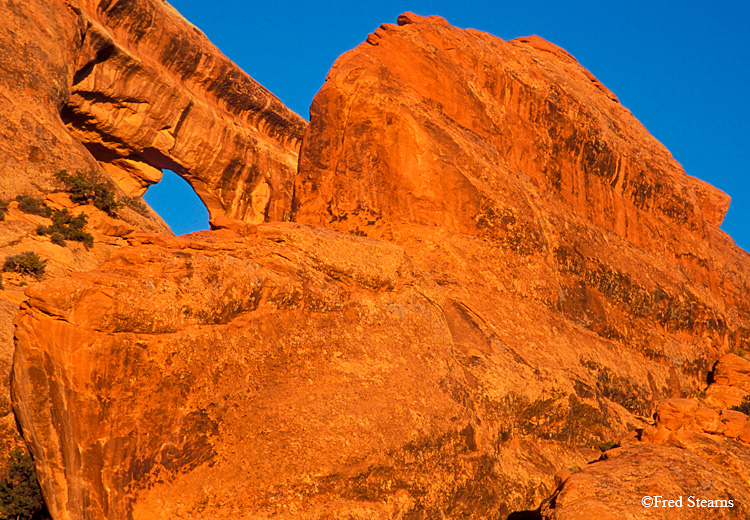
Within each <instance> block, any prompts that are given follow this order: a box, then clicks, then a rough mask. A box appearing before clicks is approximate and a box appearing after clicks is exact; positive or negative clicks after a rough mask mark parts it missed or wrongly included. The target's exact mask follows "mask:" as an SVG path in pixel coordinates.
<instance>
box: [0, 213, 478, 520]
mask: <svg viewBox="0 0 750 520" xmlns="http://www.w3.org/2000/svg"><path fill="white" fill-rule="evenodd" d="M133 241H134V242H138V243H141V244H142V245H140V246H138V247H131V248H126V249H123V250H121V251H119V252H117V253H116V254H114V255H113V256H112V257H111V258H110V260H109V261H108V262H107V263H105V264H104V265H103V266H102V267H101V268H100V269H98V270H97V271H93V272H91V273H85V274H75V275H73V276H71V277H69V278H65V279H58V280H51V281H48V282H45V283H43V284H40V285H37V286H35V287H34V288H33V289H30V290H29V296H30V299H29V301H28V302H27V304H26V305H25V308H24V311H23V312H22V314H21V315H20V317H19V319H18V322H17V332H16V334H17V339H18V347H17V350H16V358H15V368H14V373H13V374H14V379H13V382H14V390H15V402H16V415H17V417H19V419H20V421H21V423H22V424H23V425H24V435H25V437H26V439H27V440H28V441H30V443H31V447H32V452H33V453H34V456H35V457H36V458H37V461H38V463H39V467H40V468H42V471H41V480H42V484H43V486H44V489H45V492H46V496H47V498H48V502H49V505H50V509H51V511H52V512H53V515H54V516H55V518H60V519H68V518H90V519H99V518H131V514H132V518H134V519H154V518H165V519H166V518H170V519H172V518H195V517H196V516H200V517H201V518H216V519H219V518H227V515H228V514H229V512H230V511H241V512H243V514H250V513H252V514H254V515H256V516H254V517H257V518H261V517H264V515H269V516H274V515H281V516H282V517H284V516H285V515H286V514H294V516H295V517H301V518H330V516H327V515H328V514H329V513H330V514H333V512H334V511H335V512H336V514H339V515H340V514H344V513H345V512H349V513H350V514H352V515H355V516H356V517H363V518H364V517H368V518H392V517H394V516H398V514H399V512H400V514H405V513H406V512H407V511H409V510H410V509H419V504H420V501H424V502H429V503H437V502H440V503H442V504H443V506H444V507H459V506H458V505H455V504H450V503H449V502H450V498H451V497H449V496H445V497H443V496H439V494H440V493H443V492H445V491H446V489H450V488H451V487H455V488H456V491H455V493H459V490H460V489H465V488H466V487H467V486H468V487H469V488H471V486H473V485H474V482H473V477H474V476H476V475H475V474H478V475H480V476H481V474H482V472H483V471H488V470H489V468H484V467H483V465H484V464H486V462H484V461H483V460H482V458H481V457H478V456H476V455H475V454H474V452H473V450H475V449H476V446H475V443H474V440H473V431H472V430H471V422H470V413H469V411H468V410H467V409H466V407H465V405H464V403H463V402H462V400H461V396H463V395H465V393H466V383H465V381H464V376H463V374H462V371H461V368H460V366H458V365H457V364H456V363H455V362H454V361H453V360H452V356H451V355H450V352H451V349H452V342H451V335H450V331H449V329H448V326H447V324H446V323H445V320H444V318H443V314H442V311H441V307H442V306H443V305H444V302H443V301H442V296H441V294H440V291H439V289H438V288H437V286H436V285H435V284H434V282H432V281H431V280H430V279H429V277H427V276H425V274H424V273H422V272H421V271H420V270H418V269H416V268H414V266H413V265H412V264H411V262H410V261H409V260H408V258H407V257H406V255H405V254H404V253H403V251H401V250H400V249H399V248H397V247H395V246H392V245H388V244H385V243H383V242H375V241H372V240H367V239H359V238H352V237H346V236H342V235H338V234H336V233H333V232H330V231H326V230H315V229H312V228H308V227H305V226H299V225H292V224H287V225H274V226H271V225H267V226H264V227H262V228H259V229H257V230H255V229H253V228H247V229H246V230H245V233H244V236H242V235H240V234H238V233H236V232H233V231H227V230H225V231H219V232H214V233H208V232H206V233H199V234H194V235H191V236H189V237H185V238H180V239H164V238H161V237H155V236H148V235H147V236H138V237H134V238H133ZM167 302H169V303H167ZM467 428H468V429H467ZM428 476H429V478H428ZM434 493H437V494H438V496H434V497H432V496H431V495H432V494H434ZM391 495H392V499H389V500H382V498H385V497H386V496H391ZM175 497H179V500H174V499H175ZM428 497H429V498H428ZM467 505H468V504H467ZM426 506H427V504H425V507H426ZM362 515H364V516H362Z"/></svg>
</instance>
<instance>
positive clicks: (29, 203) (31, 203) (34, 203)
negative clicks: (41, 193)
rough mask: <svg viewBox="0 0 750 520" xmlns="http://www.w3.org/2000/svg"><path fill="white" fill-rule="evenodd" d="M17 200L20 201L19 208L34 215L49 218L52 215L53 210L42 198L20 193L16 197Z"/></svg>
mask: <svg viewBox="0 0 750 520" xmlns="http://www.w3.org/2000/svg"><path fill="white" fill-rule="evenodd" d="M16 200H17V201H18V209H20V210H21V211H23V212H24V213H31V214H32V215H40V216H42V217H47V218H49V217H50V215H52V210H51V209H50V207H49V206H47V205H46V204H45V203H44V201H43V200H42V199H38V198H36V197H32V196H31V195H19V196H18V197H16Z"/></svg>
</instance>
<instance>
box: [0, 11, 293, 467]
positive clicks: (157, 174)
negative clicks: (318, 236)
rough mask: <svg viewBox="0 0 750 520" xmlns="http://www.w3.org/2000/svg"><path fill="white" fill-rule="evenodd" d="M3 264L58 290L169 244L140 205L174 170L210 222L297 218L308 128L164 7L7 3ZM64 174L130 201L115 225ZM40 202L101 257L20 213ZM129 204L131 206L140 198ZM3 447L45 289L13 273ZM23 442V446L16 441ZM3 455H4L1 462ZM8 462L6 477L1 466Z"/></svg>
mask: <svg viewBox="0 0 750 520" xmlns="http://www.w3.org/2000/svg"><path fill="white" fill-rule="evenodd" d="M0 17H1V18H2V20H3V23H2V24H1V25H0V54H2V59H1V60H0V202H3V203H6V202H8V203H9V205H10V209H9V211H8V212H7V215H6V218H5V219H4V220H2V221H0V265H2V262H3V261H4V260H5V258H6V257H8V256H11V255H14V254H18V253H21V252H26V251H31V252H34V253H36V254H38V255H39V256H40V258H41V259H42V260H44V261H45V262H46V265H47V269H46V274H45V276H46V277H54V276H64V275H65V274H67V273H69V272H71V271H81V270H89V269H93V268H95V267H96V266H98V265H99V264H101V262H103V261H104V259H105V258H106V257H107V256H108V255H109V254H110V253H111V252H112V251H113V250H116V249H117V248H119V247H122V246H123V245H125V244H126V242H125V240H124V239H123V238H122V237H123V236H124V235H126V234H128V233H134V232H156V233H163V234H165V235H170V234H171V231H170V230H169V227H168V226H167V225H166V224H165V223H164V222H163V221H162V220H161V218H159V216H158V215H156V213H154V212H153V211H151V210H150V209H149V208H148V206H147V205H145V204H143V202H142V200H140V198H139V196H140V195H141V194H143V192H144V191H145V189H146V188H147V187H148V186H149V185H150V184H153V183H155V182H158V181H159V180H160V179H161V169H162V168H171V169H173V170H175V171H176V172H177V173H178V174H180V175H182V176H183V177H185V178H186V179H187V180H188V181H189V182H190V183H191V184H192V186H193V187H194V189H195V191H196V192H197V193H198V194H199V196H200V197H201V198H202V200H203V201H204V203H205V204H206V205H207V207H208V209H209V212H210V215H211V218H212V219H216V218H219V219H221V218H227V217H231V218H234V219H239V220H242V221H245V222H256V223H257V222H260V221H263V220H264V219H266V218H268V219H272V220H273V219H275V220H282V219H284V218H288V215H289V212H290V207H291V190H292V188H293V181H292V177H293V175H294V172H295V171H296V163H297V149H298V147H299V140H300V139H301V136H302V132H303V130H304V127H305V125H306V123H305V122H304V121H303V120H302V119H301V118H300V117H299V116H297V115H296V114H294V113H293V112H291V111H290V110H288V109H287V108H286V107H284V106H283V104H281V102H280V101H279V100H278V99H276V98H275V97H274V96H273V95H271V94H270V93H269V92H268V91H266V90H265V89H264V88H263V87H261V86H260V85H258V84H257V83H256V82H255V81H254V80H252V79H251V78H250V77H249V76H247V75H246V74H245V73H244V72H242V71H241V70H240V69H239V68H238V67H237V66H236V65H234V64H233V63H231V61H229V60H228V59H227V58H226V57H225V56H223V55H222V54H221V53H220V52H219V51H218V49H216V48H215V47H214V46H213V45H211V43H210V42H209V41H208V40H207V38H206V37H205V36H204V35H203V34H202V33H201V32H200V31H199V30H198V29H196V28H195V27H194V26H193V25H191V24H190V23H189V22H187V21H186V20H185V19H184V18H183V17H182V16H181V15H180V14H179V13H177V12H176V11H175V10H174V9H173V8H172V7H171V6H169V5H168V4H167V3H166V2H163V1H161V0H154V1H149V0H144V1H141V0H139V1H122V2H121V1H110V0H102V1H89V0H82V1H78V0H69V1H63V0H51V1H41V0H24V1H19V0H0ZM60 170H67V171H69V172H71V173H75V172H79V171H80V172H92V173H93V175H94V176H95V177H96V178H98V179H101V180H102V182H104V183H105V184H107V185H110V187H111V188H112V189H113V191H114V193H115V196H116V198H117V199H118V200H119V201H128V202H133V203H132V204H130V205H128V206H125V207H123V208H121V209H120V210H119V211H118V215H117V218H113V217H112V216H111V215H107V214H106V213H104V212H102V211H100V210H98V209H96V208H94V207H93V206H91V205H84V206H82V205H80V204H75V203H73V202H71V200H70V199H69V198H67V196H66V195H65V193H63V190H64V186H63V185H62V184H61V183H60V182H59V181H58V180H56V179H55V177H54V175H55V173H57V172H59V171H60ZM18 195H30V196H34V197H37V198H38V199H39V200H40V201H43V202H45V203H47V204H48V205H49V206H50V207H51V208H52V209H69V210H70V211H72V212H73V214H78V213H86V214H87V215H88V219H89V220H88V224H87V232H90V233H91V234H92V235H93V237H94V246H93V248H91V249H85V248H84V247H83V246H81V245H80V244H77V243H68V244H67V247H61V246H60V245H55V244H54V243H52V242H51V241H50V238H49V236H41V235H38V234H37V233H36V230H37V227H39V226H48V225H50V223H51V222H50V219H49V218H42V217H39V216H37V215H29V214H27V213H24V212H22V211H19V210H18V205H17V204H16V203H15V202H13V201H14V199H15V198H16V197H17V196H18ZM130 197H133V199H131V198H130ZM2 276H3V281H4V290H3V291H1V292H0V306H2V312H0V329H2V331H1V333H0V418H2V419H1V420H2V425H1V426H0V446H6V445H7V444H9V443H11V442H13V437H14V432H15V425H14V423H13V419H12V416H11V415H10V414H9V413H7V406H5V404H4V403H6V402H8V401H9V395H8V388H7V382H8V375H9V374H8V368H9V367H10V363H11V358H12V353H13V344H12V341H8V339H12V319H13V315H14V314H15V312H16V310H17V308H18V304H19V303H20V302H22V301H23V300H24V299H25V296H24V294H23V288H24V287H25V286H26V285H28V284H34V283H36V282H37V281H38V280H37V279H36V278H35V277H33V276H17V275H16V274H15V273H3V274H2ZM15 441H17V439H15ZM3 453H5V452H3ZM2 460H4V459H3V458H2V457H0V464H2Z"/></svg>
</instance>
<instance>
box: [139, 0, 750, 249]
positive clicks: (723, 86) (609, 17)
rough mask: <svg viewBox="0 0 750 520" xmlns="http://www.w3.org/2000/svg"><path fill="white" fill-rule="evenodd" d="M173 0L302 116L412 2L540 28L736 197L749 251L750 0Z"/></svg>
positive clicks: (691, 164) (681, 156) (732, 215)
mask: <svg viewBox="0 0 750 520" xmlns="http://www.w3.org/2000/svg"><path fill="white" fill-rule="evenodd" d="M171 3H172V5H174V6H175V7H176V8H177V10H178V11H180V12H181V13H182V14H183V15H184V16H185V17H186V18H187V19H188V20H190V21H191V22H192V23H193V24H195V25H196V26H198V27H199V28H200V29H201V30H202V31H203V32H204V33H205V34H206V35H207V36H208V37H209V39H211V41H212V42H213V43H214V44H216V46H217V47H219V49H221V51H222V52H224V54H226V55H227V56H229V57H230V58H231V59H232V60H233V61H234V62H235V63H237V64H238V65H239V66H240V67H242V68H243V69H244V70H245V71H246V72H247V73H248V74H250V76H252V77H253V78H255V79H256V80H257V81H259V82H260V83H261V84H263V85H264V86H265V87H266V88H268V89H269V90H270V91H271V92H273V93H274V94H275V95H276V96H278V97H279V98H280V99H281V100H282V101H283V102H284V103H286V105H287V106H289V107H290V108H291V109H292V110H294V111H296V112H297V113H299V114H300V115H301V116H303V117H305V118H308V117H309V113H308V108H309V106H310V101H311V100H312V98H313V96H314V95H315V93H316V92H317V90H318V89H319V88H320V86H321V85H322V83H323V80H324V79H325V75H326V73H327V72H328V69H329V68H330V66H331V64H332V63H333V62H334V60H335V59H336V58H337V57H338V56H339V55H341V54H342V53H343V52H345V51H347V50H349V49H351V48H353V47H355V46H356V45H358V44H359V43H361V42H362V41H364V40H365V38H366V37H367V34H368V33H369V32H372V31H374V30H375V29H376V28H377V27H378V26H379V25H380V24H381V23H395V21H396V17H397V16H398V15H399V14H400V13H402V12H404V11H413V12H416V13H418V14H424V15H427V14H438V15H440V16H443V17H445V18H447V19H448V21H449V22H451V23H452V24H453V25H456V26H459V27H473V28H475V29H480V30H484V31H487V32H489V33H492V34H494V35H496V36H499V37H500V38H503V39H512V38H515V37H518V36H527V35H529V34H538V35H540V36H542V37H543V38H545V39H547V40H550V41H552V42H553V43H556V44H557V45H560V46H561V47H563V48H564V49H566V50H567V51H568V52H570V53H571V54H572V55H573V56H575V57H576V58H577V59H578V61H580V62H581V63H582V64H583V65H584V66H585V67H587V68H588V69H589V70H590V71H591V72H593V73H594V75H596V76H597V77H598V78H599V79H600V80H601V81H602V82H603V83H604V84H605V85H606V86H607V87H609V88H610V89H611V90H612V91H613V92H614V93H615V94H617V96H618V97H619V98H620V101H621V102H622V103H623V104H624V105H625V106H626V107H628V108H629V109H630V110H631V112H633V114H634V115H635V116H636V117H637V118H638V119H639V120H640V121H641V122H642V123H643V124H644V125H645V126H646V128H647V129H648V130H649V131H650V132H651V133H652V134H653V135H654V136H655V137H656V138H657V139H659V140H660V141H661V142H662V143H664V144H665V145H666V146H667V148H669V150H670V151H671V152H672V154H673V155H674V157H675V158H676V159H677V161H679V162H680V163H681V164H682V165H683V167H684V168H685V170H686V171H687V172H688V173H689V174H691V175H694V176H696V177H699V178H701V179H704V180H706V181H708V182H710V183H711V184H713V185H714V186H717V187H719V188H721V189H722V190H724V191H726V192H727V193H729V195H731V197H732V206H731V207H730V210H729V213H728V215H727V218H726V220H725V222H724V225H723V226H722V227H723V229H724V230H725V231H727V232H728V233H729V234H730V235H731V236H732V237H733V238H734V239H735V241H736V242H737V243H738V244H739V245H740V246H742V247H743V248H744V249H745V250H746V251H750V231H749V230H748V227H749V226H748V223H750V189H749V188H750V181H749V180H748V169H749V168H750V161H749V160H748V155H749V154H750V142H749V141H750V131H749V130H748V120H749V119H750V102H749V101H748V99H749V96H748V94H749V93H750V42H748V38H749V37H750V0H721V1H719V2H708V1H690V0H684V1H681V2H677V1H674V2H673V1H662V0H651V1H640V0H636V1H627V2H626V1H608V0H605V1H601V0H599V1H568V2H560V1H544V2H533V1H529V2H522V1H519V0H514V1H512V2H505V1H474V2H468V3H460V2H457V1H455V2H447V1H421V0H400V1H399V0H384V1H376V2H351V1H350V2H343V1H341V2H339V1H335V2H326V1H322V2H302V1H291V0H290V1H284V0H279V1H276V2H248V1H247V0H214V1H213V2H210V4H208V3H206V2H205V1H198V0H172V1H171ZM151 190H155V188H151ZM151 190H150V191H151ZM156 198H157V197H154V196H152V194H151V193H149V195H148V196H147V200H149V201H150V202H153V203H154V205H156V204H157V202H155V201H153V199H156ZM170 198H171V199H172V200H175V197H170ZM183 205H184V204H183ZM157 211H160V212H161V213H163V212H164V210H162V209H161V208H159V207H158V208H157ZM162 216H165V215H162ZM165 218H166V217H165ZM167 220H168V221H169V218H167ZM173 227H174V228H177V226H173ZM175 230H176V231H177V232H184V231H187V230H184V231H183V230H180V229H175ZM188 230H189V229H188Z"/></svg>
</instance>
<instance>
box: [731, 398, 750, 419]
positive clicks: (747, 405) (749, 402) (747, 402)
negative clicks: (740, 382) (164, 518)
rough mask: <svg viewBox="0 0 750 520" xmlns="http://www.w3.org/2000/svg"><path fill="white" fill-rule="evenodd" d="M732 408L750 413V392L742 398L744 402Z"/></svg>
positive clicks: (746, 413)
mask: <svg viewBox="0 0 750 520" xmlns="http://www.w3.org/2000/svg"><path fill="white" fill-rule="evenodd" d="M732 410H737V411H738V412H742V413H744V414H745V415H750V394H748V395H746V396H745V397H743V398H742V402H741V403H740V404H738V405H737V406H733V407H732Z"/></svg>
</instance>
